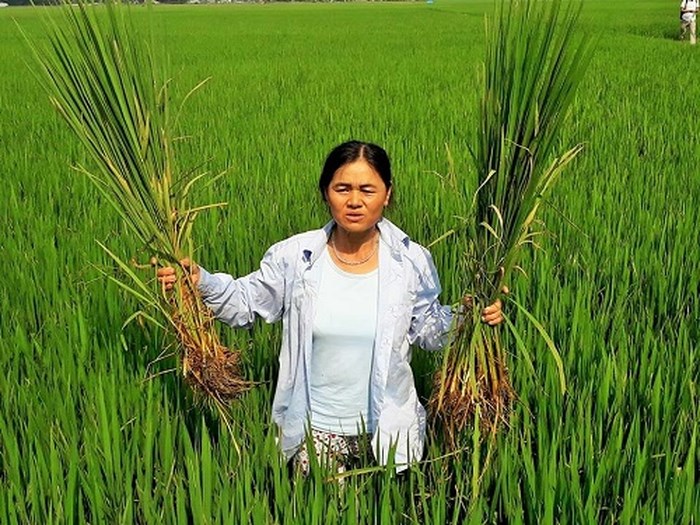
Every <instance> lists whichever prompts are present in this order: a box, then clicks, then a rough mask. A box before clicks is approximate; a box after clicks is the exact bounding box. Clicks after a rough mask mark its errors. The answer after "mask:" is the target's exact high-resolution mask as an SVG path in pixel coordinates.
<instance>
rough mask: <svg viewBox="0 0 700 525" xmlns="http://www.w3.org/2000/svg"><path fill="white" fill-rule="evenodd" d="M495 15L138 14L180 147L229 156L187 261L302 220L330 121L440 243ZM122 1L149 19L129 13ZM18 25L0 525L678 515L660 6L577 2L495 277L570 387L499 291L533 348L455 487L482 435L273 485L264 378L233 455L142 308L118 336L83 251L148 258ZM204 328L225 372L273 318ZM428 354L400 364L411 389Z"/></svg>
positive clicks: (691, 144)
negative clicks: (529, 218)
mask: <svg viewBox="0 0 700 525" xmlns="http://www.w3.org/2000/svg"><path fill="white" fill-rule="evenodd" d="M491 9H492V3H491V2H483V3H479V2H467V1H454V2H449V1H445V2H440V1H439V0H438V2H436V3H435V4H433V5H432V6H429V5H425V4H419V3H408V4H395V3H392V4H377V3H367V4H343V5H341V4H331V5H300V4H290V5H264V6H243V5H235V6H188V7H185V6H154V8H153V12H152V15H153V16H152V17H151V23H152V26H151V30H152V31H153V34H154V38H155V39H156V41H159V42H162V43H163V45H164V47H165V48H166V49H167V51H168V54H169V56H170V57H171V58H170V61H171V63H170V71H172V76H173V83H172V89H173V96H174V97H176V98H177V97H179V96H184V95H186V93H187V92H188V91H189V90H190V89H191V86H195V85H197V83H198V82H199V81H201V80H202V79H204V78H207V77H211V80H210V81H209V83H208V84H207V85H206V86H205V88H204V89H202V90H199V91H198V92H197V93H196V94H195V95H194V96H193V97H191V98H190V103H188V106H187V107H186V109H185V110H184V111H183V113H182V117H181V119H182V122H183V123H184V124H185V126H184V127H183V129H186V130H187V133H188V135H189V137H188V140H187V141H185V142H183V143H182V144H180V147H181V149H180V150H179V154H180V155H181V157H179V159H181V160H179V162H181V163H182V164H181V165H182V166H200V165H201V168H202V171H211V172H212V173H219V172H220V171H221V170H222V169H224V168H228V170H227V171H226V174H225V175H224V176H222V177H221V178H220V179H219V180H218V181H217V183H216V184H215V185H212V186H209V187H207V188H204V189H202V191H201V194H200V197H201V199H202V200H201V201H200V202H231V203H232V202H235V203H236V206H235V209H231V207H230V206H229V208H224V209H215V210H211V211H210V212H207V213H206V214H202V215H201V216H200V217H199V218H198V219H197V223H196V224H195V225H194V229H193V238H194V239H196V243H197V244H196V245H195V246H194V249H195V253H196V256H197V258H198V259H199V260H201V261H202V263H203V264H205V265H206V266H207V267H208V268H212V269H217V270H219V269H220V270H224V271H229V272H232V273H237V274H241V273H244V272H247V271H250V270H251V269H253V268H254V267H255V265H256V264H257V263H258V261H259V259H260V257H261V255H262V253H263V251H264V250H265V248H267V247H268V246H269V245H270V244H272V243H273V242H275V241H277V240H279V239H281V238H283V237H286V236H288V235H290V234H292V233H294V232H297V231H300V230H303V229H307V228H313V227H317V226H318V225H319V224H321V223H322V222H323V221H324V220H325V211H324V209H323V207H322V205H321V204H320V203H318V202H317V201H316V193H315V187H316V182H317V181H316V178H317V175H318V171H319V169H320V162H321V161H322V159H323V158H324V155H325V154H326V153H327V151H328V150H329V148H330V147H331V146H332V145H334V144H336V143H337V142H340V141H341V140H344V139H346V138H348V137H350V136H354V137H359V138H367V139H371V140H375V141H376V142H378V143H380V144H382V145H384V146H385V147H386V148H387V150H388V151H389V153H390V154H391V155H392V160H393V161H394V164H395V170H396V181H395V184H396V187H395V192H396V195H395V196H396V197H397V199H396V201H395V202H394V205H393V209H391V210H390V214H391V218H392V220H394V221H395V222H397V223H398V224H400V225H401V226H402V227H403V228H404V229H405V230H406V231H408V232H409V233H410V234H411V235H412V237H413V238H415V239H417V240H418V241H420V242H422V243H425V244H428V243H430V242H432V241H433V240H435V239H437V238H438V237H439V236H441V235H442V234H443V233H444V232H445V230H446V228H448V227H451V225H452V224H453V222H454V221H453V216H454V215H455V214H457V213H458V212H457V210H458V209H459V202H458V197H457V196H456V194H455V193H454V191H453V190H452V181H453V175H456V174H458V173H463V172H467V171H468V170H470V169H473V168H472V166H471V164H470V159H469V157H468V155H465V154H464V152H466V148H467V146H468V145H469V141H468V140H467V137H465V136H464V134H463V131H464V129H465V128H467V129H473V128H474V127H475V126H476V124H477V120H476V119H477V117H476V112H475V108H476V107H477V85H478V82H477V78H476V75H475V71H476V70H477V67H478V63H479V61H481V60H482V58H483V53H484V32H483V21H484V18H483V17H484V14H485V13H487V12H491ZM134 11H135V15H136V16H135V21H136V23H137V24H142V23H143V24H144V25H145V20H146V17H145V16H143V17H142V15H141V14H140V13H143V14H144V15H145V9H142V8H136V9H135V10H134ZM631 12H633V13H634V16H630V13H631ZM42 17H43V15H42V14H41V10H40V9H15V8H8V9H3V10H0V35H2V36H1V37H0V38H1V39H2V42H3V59H2V60H0V130H1V131H2V143H3V146H6V147H5V149H4V150H3V154H2V155H0V173H2V177H3V191H1V192H0V203H1V204H0V214H1V216H0V252H1V253H2V254H3V255H4V256H5V257H4V259H3V260H4V262H5V266H4V272H3V280H2V284H0V364H1V365H2V369H3V372H4V373H3V379H2V381H0V521H1V522H3V523H37V522H86V521H91V522H108V523H112V522H124V523H133V522H143V523H174V522H183V523H187V522H202V523H206V522H212V523H219V522H227V523H231V522H233V523H248V522H250V523H324V524H325V523H356V522H360V523H361V522H367V521H370V520H371V517H374V518H375V520H376V521H379V522H382V523H385V522H386V523H449V522H451V523H503V522H512V523H554V522H567V523H597V522H608V521H610V522H620V523H638V522H645V523H693V522H697V521H698V519H699V517H698V511H697V509H698V508H700V504H699V503H700V489H699V488H698V483H697V472H698V470H700V469H699V465H700V456H699V455H698V454H699V452H698V447H697V413H698V397H697V384H698V380H699V379H700V378H699V377H698V376H699V373H698V366H697V348H698V339H699V338H700V330H699V325H698V315H699V313H700V310H699V306H700V305H699V304H698V299H697V298H698V296H699V295H698V292H699V291H700V263H698V257H697V246H700V231H699V230H698V228H697V224H698V222H700V221H699V219H700V217H699V215H698V214H699V212H698V208H697V206H696V204H695V203H696V202H697V201H698V200H699V199H700V180H699V179H698V177H697V158H698V153H699V152H700V145H699V143H698V138H697V135H696V133H695V127H696V126H695V122H696V119H695V120H694V119H693V115H694V109H693V107H694V106H693V105H692V104H691V103H690V102H691V101H693V100H697V99H698V96H699V95H700V87H698V84H697V82H695V79H696V78H697V77H698V73H700V71H698V62H697V61H696V60H694V57H695V55H696V54H697V53H694V51H696V50H693V49H691V48H690V47H689V46H686V45H683V44H681V43H680V42H678V41H676V40H675V37H676V35H677V29H678V27H677V24H678V21H677V13H676V6H675V5H673V6H670V7H669V6H668V5H666V3H665V2H661V1H657V0H653V1H650V2H645V3H641V4H640V3H638V2H635V3H632V2H627V1H622V2H615V3H611V2H604V1H602V0H590V1H587V2H586V3H585V4H584V8H583V12H582V15H581V27H582V29H583V30H584V31H590V32H591V33H592V34H594V35H595V36H596V38H597V44H596V47H595V53H594V56H593V58H592V61H591V64H590V67H589V69H588V72H587V74H586V77H585V79H584V81H583V83H582V85H581V87H580V89H579V92H578V94H577V96H576V98H575V100H574V101H573V103H572V110H571V113H570V115H569V117H568V118H567V119H566V121H565V122H564V124H563V126H562V130H561V136H560V142H559V143H558V145H557V146H559V145H561V146H567V145H570V144H578V143H579V142H582V141H585V148H584V151H583V152H582V153H581V154H580V155H579V156H578V157H577V159H576V160H575V161H574V162H573V163H572V164H571V165H570V166H569V168H568V171H567V174H566V176H564V177H562V178H561V180H560V181H559V185H558V186H557V188H556V189H555V191H554V192H552V194H551V195H550V198H549V199H548V202H547V203H546V205H544V206H543V208H542V220H543V221H544V222H545V224H546V225H547V229H548V231H549V232H550V233H549V234H547V235H545V236H543V237H542V238H541V239H539V244H540V245H541V247H542V249H541V250H535V251H532V252H527V253H526V254H525V255H524V259H523V260H522V263H521V266H522V267H523V268H526V269H527V270H528V272H527V274H528V275H527V277H524V276H519V275H518V274H515V276H514V278H513V279H512V280H510V281H509V282H508V284H509V285H510V288H511V295H512V296H513V298H514V299H515V300H516V301H517V302H518V303H519V304H522V305H524V306H526V307H527V308H528V310H529V312H530V313H531V314H532V315H533V317H535V318H536V319H538V320H539V321H540V322H541V324H542V325H543V326H544V327H546V328H547V331H548V332H549V334H550V336H551V338H552V340H553V341H554V343H555V344H556V346H557V348H558V350H559V353H560V355H561V359H562V365H563V368H564V372H565V375H566V379H567V392H566V394H564V395H562V394H561V393H560V388H559V381H560V379H559V374H558V372H557V370H556V367H552V366H551V365H552V361H551V355H550V353H549V350H548V348H547V346H546V343H545V342H544V341H543V340H542V338H541V337H540V335H539V333H538V332H537V330H536V329H534V328H533V327H532V326H531V325H530V324H529V322H528V321H527V320H526V319H525V318H523V316H522V314H521V313H519V310H518V309H517V308H513V307H509V309H508V310H507V313H508V315H509V316H510V318H511V321H512V322H513V323H514V325H515V326H516V327H517V328H518V333H519V336H520V337H521V339H522V340H521V341H520V342H519V343H518V344H520V343H522V348H525V349H526V351H527V356H529V363H528V358H527V357H525V356H524V355H523V354H522V352H518V353H517V354H515V355H513V356H510V357H511V368H510V372H511V379H512V382H513V387H514V389H515V390H516V391H517V392H518V400H517V402H516V403H515V404H514V405H513V409H512V413H511V417H510V421H509V428H508V430H507V431H506V432H503V433H501V434H499V435H498V436H497V437H496V438H495V444H494V452H493V453H492V457H491V462H490V467H489V468H488V469H487V470H485V471H484V472H483V475H482V477H481V478H480V479H479V480H478V482H479V493H478V495H477V496H476V497H475V498H474V499H472V483H471V481H472V480H471V476H472V469H471V465H472V463H473V460H472V458H473V457H474V456H475V454H476V455H477V457H478V454H480V453H481V454H483V451H479V450H476V449H472V448H470V449H469V450H467V451H466V453H463V454H454V455H446V452H447V448H446V446H445V444H444V443H442V442H440V441H439V440H437V439H434V438H433V439H431V442H430V444H429V447H428V451H427V455H426V458H425V459H426V461H425V462H424V463H423V464H421V465H418V466H416V467H414V468H412V469H410V471H409V472H408V473H407V475H406V476H405V477H403V478H400V479H396V478H395V476H393V475H392V474H391V472H388V471H379V472H376V471H375V472H370V473H367V474H361V475H358V476H355V477H349V478H348V479H347V482H346V485H345V488H344V489H343V490H342V491H341V490H339V489H338V486H337V485H336V484H333V483H324V481H323V478H324V476H323V474H322V473H317V475H316V476H312V478H311V479H309V480H308V481H307V482H305V483H294V482H293V480H291V479H290V478H289V476H288V474H287V470H286V467H285V465H283V464H282V462H281V460H280V458H279V456H278V455H277V454H276V445H275V441H274V440H275V431H274V429H273V428H272V427H271V426H270V423H269V407H270V392H271V390H270V388H271V385H269V384H263V385H261V386H260V387H259V388H256V389H253V390H252V391H251V392H249V393H247V394H246V395H245V396H243V397H242V399H241V400H240V402H239V403H237V404H236V406H234V407H233V408H232V409H231V410H232V411H231V415H232V417H231V420H232V426H233V430H234V432H235V433H236V438H237V441H238V444H239V445H240V447H239V449H236V447H235V446H234V445H233V443H232V441H231V440H230V438H229V435H228V432H227V431H225V427H223V426H222V423H221V422H220V420H218V419H216V418H212V417H211V416H210V415H208V414H207V413H206V412H203V411H201V410H199V409H193V408H192V403H191V400H190V399H189V396H190V394H189V393H188V389H187V388H186V387H185V386H184V385H183V384H182V378H181V377H180V375H179V374H175V373H167V372H168V370H169V369H170V368H172V367H174V366H175V363H174V361H173V360H172V359H166V360H162V359H158V357H159V355H160V353H161V352H162V349H163V348H164V346H165V345H166V344H167V343H166V341H165V340H164V336H163V335H162V333H161V331H160V330H158V329H156V328H154V327H152V326H149V325H148V324H144V325H143V326H140V325H139V321H138V320H137V321H135V322H134V323H131V324H129V325H128V326H126V327H124V328H123V329H122V324H123V322H124V320H125V319H127V318H128V317H129V315H131V314H132V313H133V312H134V311H135V310H136V309H137V302H136V301H135V300H134V299H133V298H131V297H130V296H129V295H128V294H126V293H125V292H124V291H123V290H122V289H121V288H120V287H119V286H118V285H117V284H116V283H114V282H112V281H107V280H105V279H104V276H103V273H104V272H108V273H110V274H111V275H114V276H115V277H118V278H122V277H127V276H126V275H124V274H123V273H122V272H124V270H122V269H119V268H115V263H114V262H113V260H112V259H111V257H110V256H109V255H108V254H107V253H105V252H104V251H103V250H102V248H100V246H99V245H98V244H97V243H96V242H95V240H97V241H99V242H100V243H102V244H104V245H106V246H109V247H110V249H111V250H112V251H113V252H115V251H116V250H118V253H119V254H135V255H136V256H137V257H138V258H141V254H142V253H144V252H142V251H141V243H140V242H138V241H137V240H135V239H133V238H132V237H131V234H130V233H128V230H127V229H126V228H125V226H124V225H123V223H122V222H121V219H120V218H119V217H118V216H117V215H116V214H115V213H114V212H113V211H112V210H111V208H109V206H108V205H107V201H106V200H105V198H104V197H103V196H102V195H101V194H100V193H99V192H97V191H96V190H95V188H93V187H92V186H91V185H90V183H89V181H88V180H87V179H86V178H84V177H80V176H79V174H76V173H75V172H73V171H72V170H71V168H70V165H88V164H89V162H91V161H90V159H89V158H88V156H87V155H86V153H85V150H84V149H83V146H82V145H80V143H79V142H78V141H77V140H76V139H75V138H74V137H73V135H72V134H71V133H70V132H69V131H68V130H67V129H65V128H64V126H65V125H64V124H63V123H62V122H61V121H60V120H59V118H58V117H57V116H56V114H55V112H54V111H53V109H52V108H51V106H50V104H49V103H48V102H47V100H46V95H45V92H44V90H43V88H42V86H40V85H38V83H37V82H36V80H35V78H34V77H33V76H32V74H31V73H30V72H29V69H28V67H27V62H29V61H30V57H28V56H26V55H27V49H26V46H25V44H24V42H23V41H22V39H21V37H20V36H19V35H18V33H17V32H16V30H15V26H14V22H13V18H14V19H16V20H17V22H18V23H19V24H20V25H21V26H22V27H23V28H24V29H25V31H26V32H27V33H29V34H33V35H36V36H37V38H39V39H41V38H44V37H42V36H41V31H42V29H41V27H42V25H41V24H42V22H41V20H42ZM13 35H14V36H13ZM232 64H236V68H235V69H234V68H233V67H232ZM689 116H690V118H689ZM462 122H464V125H462ZM557 150H558V151H559V148H558V147H557ZM450 158H451V159H452V161H450ZM202 163H203V165H202ZM431 250H432V252H433V254H434V258H435V260H436V264H437V266H438V270H439V271H440V276H441V279H442V283H443V288H444V292H443V294H444V300H445V302H454V301H457V300H458V299H459V297H460V295H461V294H462V292H463V290H462V289H461V288H462V284H461V281H460V280H459V279H458V278H457V276H456V275H454V272H453V271H452V270H451V269H452V268H456V267H457V261H456V260H455V252H456V250H454V246H453V245H451V244H450V241H449V240H446V241H444V242H441V243H438V244H436V245H434V246H433V248H432V249H431ZM143 257H144V262H145V261H146V260H147V257H146V256H145V253H144V256H143ZM220 337H221V338H222V344H224V345H226V346H227V347H231V348H239V349H242V355H243V363H242V366H243V369H244V373H245V376H246V377H252V378H256V379H260V380H262V381H268V382H272V381H274V378H275V375H276V351H277V348H278V343H279V337H280V332H279V327H276V326H273V327H269V326H266V325H262V324H260V325H256V326H255V327H254V329H253V330H252V331H250V332H247V331H243V332H232V331H229V330H223V331H220ZM506 337H511V336H506ZM504 342H505V343H506V348H515V346H511V345H515V342H514V341H511V340H509V339H506V340H505V341H504ZM518 348H520V346H518ZM439 362H440V356H439V355H437V356H432V355H430V354H426V353H423V352H415V354H414V363H413V365H414V370H415V374H416V380H417V382H418V385H419V387H420V391H421V393H422V394H423V395H424V396H426V398H427V396H428V395H429V394H430V392H431V383H432V373H433V372H434V370H435V369H436V368H437V367H438V366H439ZM533 370H534V373H533ZM368 516H369V517H370V518H368Z"/></svg>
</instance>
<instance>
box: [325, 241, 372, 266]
mask: <svg viewBox="0 0 700 525" xmlns="http://www.w3.org/2000/svg"><path fill="white" fill-rule="evenodd" d="M330 245H331V249H332V250H333V255H335V258H336V259H338V260H339V261H340V262H341V263H343V264H347V265H348V266H359V265H360V264H365V263H366V262H367V261H369V260H370V259H371V258H372V257H374V254H375V253H377V248H378V247H379V239H377V240H376V242H375V243H374V249H373V250H372V251H371V252H370V254H369V255H368V256H367V257H365V258H364V259H361V260H359V261H348V260H347V259H343V258H342V257H341V256H340V254H339V253H338V250H336V249H335V238H334V236H333V235H331V242H330Z"/></svg>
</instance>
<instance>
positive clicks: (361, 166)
mask: <svg viewBox="0 0 700 525" xmlns="http://www.w3.org/2000/svg"><path fill="white" fill-rule="evenodd" d="M390 196H391V188H389V189H387V187H386V186H385V185H384V181H383V180H382V178H381V177H380V176H379V173H377V172H376V171H375V170H374V168H372V166H370V165H369V164H368V163H367V161H365V160H364V159H357V160H356V161H354V162H350V163H348V164H345V165H343V166H341V167H340V168H338V170H337V171H336V172H335V173H334V174H333V178H332V179H331V183H330V184H329V185H328V189H327V190H326V202H328V206H329V208H330V211H331V215H332V216H333V219H334V220H335V222H336V224H337V225H338V227H339V228H341V229H342V230H344V231H345V232H346V233H350V234H353V233H365V232H367V231H369V230H371V229H372V228H374V226H375V225H376V224H377V223H378V222H379V220H380V219H381V218H382V212H383V211H384V207H385V206H386V205H387V204H389V197H390Z"/></svg>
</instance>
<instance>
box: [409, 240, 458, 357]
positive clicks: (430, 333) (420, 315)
mask: <svg viewBox="0 0 700 525" xmlns="http://www.w3.org/2000/svg"><path fill="white" fill-rule="evenodd" d="M421 251H422V253H421V257H420V258H419V260H418V262H416V263H415V264H416V266H415V268H416V270H417V272H418V282H417V290H416V298H415V301H414V304H413V312H412V318H411V326H410V328H409V331H408V340H409V343H411V344H416V345H418V346H420V347H421V348H423V349H424V350H440V349H442V348H443V347H445V345H446V344H447V342H448V339H449V334H450V327H451V325H452V308H451V307H450V306H444V305H442V304H441V303H440V300H439V295H440V292H441V291H442V288H441V287H440V279H439V277H438V274H437V269H436V268H435V264H434V263H433V259H432V257H431V256H430V253H429V252H428V250H426V249H425V248H423V247H421Z"/></svg>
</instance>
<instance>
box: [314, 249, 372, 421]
mask: <svg viewBox="0 0 700 525" xmlns="http://www.w3.org/2000/svg"><path fill="white" fill-rule="evenodd" d="M319 263H320V264H322V268H321V280H320V285H319V290H318V297H317V302H316V314H315V317H314V324H313V346H312V351H311V374H310V375H311V378H310V379H311V399H310V404H311V426H312V427H313V428H316V429H318V430H324V431H327V432H334V433H338V434H344V435H356V434H358V429H360V430H362V429H363V425H364V426H366V425H367V414H368V411H369V383H370V374H371V370H372V354H373V350H374V337H375V332H376V330H377V294H378V289H379V272H378V270H374V271H371V272H369V273H363V274H353V273H348V272H345V271H343V270H341V269H340V268H338V266H337V265H336V264H335V262H333V260H332V259H331V257H330V255H329V254H328V249H327V248H326V249H325V250H324V252H323V254H322V255H321V257H320V258H319ZM364 430H366V431H368V432H371V431H372V430H373V429H370V428H366V427H365V428H364Z"/></svg>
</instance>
